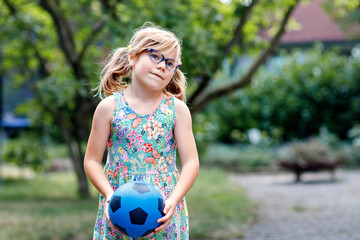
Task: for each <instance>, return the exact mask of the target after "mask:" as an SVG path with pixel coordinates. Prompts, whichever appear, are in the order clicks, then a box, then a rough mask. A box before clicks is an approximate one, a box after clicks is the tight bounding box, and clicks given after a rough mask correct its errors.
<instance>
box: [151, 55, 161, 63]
mask: <svg viewBox="0 0 360 240" xmlns="http://www.w3.org/2000/svg"><path fill="white" fill-rule="evenodd" d="M151 58H152V59H153V60H155V61H157V60H160V59H161V58H160V55H159V54H156V53H153V54H152V55H151Z"/></svg>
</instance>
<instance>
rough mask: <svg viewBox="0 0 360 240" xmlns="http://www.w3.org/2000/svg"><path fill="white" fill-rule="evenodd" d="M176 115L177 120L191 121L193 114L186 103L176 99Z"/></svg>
mask: <svg viewBox="0 0 360 240" xmlns="http://www.w3.org/2000/svg"><path fill="white" fill-rule="evenodd" d="M174 105H175V115H176V119H191V113H190V110H189V107H188V106H187V105H186V103H185V102H183V101H181V100H180V99H178V98H176V97H174Z"/></svg>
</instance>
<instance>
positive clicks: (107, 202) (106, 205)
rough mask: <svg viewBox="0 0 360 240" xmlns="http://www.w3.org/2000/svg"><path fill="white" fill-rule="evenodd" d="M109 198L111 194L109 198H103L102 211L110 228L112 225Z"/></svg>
mask: <svg viewBox="0 0 360 240" xmlns="http://www.w3.org/2000/svg"><path fill="white" fill-rule="evenodd" d="M110 199H111V196H110V197H109V198H106V199H105V206H104V213H105V217H106V219H107V220H108V222H109V225H110V227H111V228H114V225H113V224H112V223H111V220H110V215H109V204H110Z"/></svg>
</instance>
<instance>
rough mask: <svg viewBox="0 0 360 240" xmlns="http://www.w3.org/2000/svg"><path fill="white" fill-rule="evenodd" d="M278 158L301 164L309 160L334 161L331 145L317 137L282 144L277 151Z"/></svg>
mask: <svg viewBox="0 0 360 240" xmlns="http://www.w3.org/2000/svg"><path fill="white" fill-rule="evenodd" d="M277 160H278V161H286V162H294V163H297V164H299V165H300V166H301V165H303V164H306V163H309V162H330V163H331V162H334V161H336V158H335V157H334V156H332V155H331V152H330V149H329V147H328V146H327V145H326V144H325V143H322V142H320V141H318V140H316V139H310V140H307V141H302V142H300V141H295V142H291V143H289V144H286V145H284V146H282V147H281V148H280V149H278V151H277Z"/></svg>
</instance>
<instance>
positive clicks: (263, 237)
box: [232, 171, 360, 240]
mask: <svg viewBox="0 0 360 240" xmlns="http://www.w3.org/2000/svg"><path fill="white" fill-rule="evenodd" d="M336 175H337V181H335V182H330V181H329V178H330V175H329V173H327V172H324V173H307V174H304V175H303V182H302V183H294V182H293V180H294V176H293V175H291V174H287V173H281V174H276V175H275V174H273V175H236V176H232V178H233V179H234V181H236V182H238V183H239V184H241V185H243V186H244V187H245V188H246V189H247V192H248V194H249V196H250V197H251V198H253V199H254V200H256V201H257V202H258V203H259V209H258V215H257V217H256V219H255V221H254V223H253V224H252V226H250V227H249V229H248V230H247V231H245V238H244V240H360V171H338V172H337V174H336Z"/></svg>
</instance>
